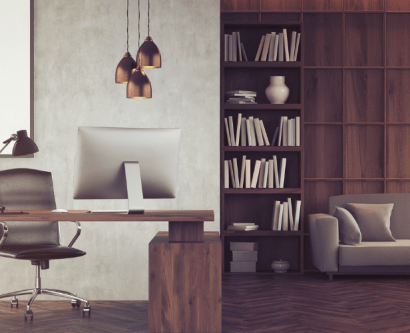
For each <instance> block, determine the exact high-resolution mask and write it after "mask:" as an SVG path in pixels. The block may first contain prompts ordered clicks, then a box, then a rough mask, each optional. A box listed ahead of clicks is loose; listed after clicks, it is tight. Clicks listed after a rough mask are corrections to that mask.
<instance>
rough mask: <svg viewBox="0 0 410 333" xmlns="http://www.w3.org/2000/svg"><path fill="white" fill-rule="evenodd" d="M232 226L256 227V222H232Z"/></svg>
mask: <svg viewBox="0 0 410 333" xmlns="http://www.w3.org/2000/svg"><path fill="white" fill-rule="evenodd" d="M231 225H233V226H238V225H245V226H249V225H255V222H232V223H231Z"/></svg>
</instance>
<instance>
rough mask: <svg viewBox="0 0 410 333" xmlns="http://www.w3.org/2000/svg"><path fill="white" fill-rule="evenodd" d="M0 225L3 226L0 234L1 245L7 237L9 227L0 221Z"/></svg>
mask: <svg viewBox="0 0 410 333" xmlns="http://www.w3.org/2000/svg"><path fill="white" fill-rule="evenodd" d="M0 225H2V226H3V235H2V237H1V239H0V246H2V245H3V243H4V241H5V240H6V238H7V236H8V234H9V229H8V228H7V225H6V223H4V222H0Z"/></svg>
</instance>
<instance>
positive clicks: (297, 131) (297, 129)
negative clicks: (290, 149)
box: [295, 117, 300, 147]
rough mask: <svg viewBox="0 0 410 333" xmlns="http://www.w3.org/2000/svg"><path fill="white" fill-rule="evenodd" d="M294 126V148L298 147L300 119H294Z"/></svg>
mask: <svg viewBox="0 0 410 333" xmlns="http://www.w3.org/2000/svg"><path fill="white" fill-rule="evenodd" d="M295 122H296V125H295V136H296V138H295V141H296V146H298V147H299V146H300V117H296V121H295Z"/></svg>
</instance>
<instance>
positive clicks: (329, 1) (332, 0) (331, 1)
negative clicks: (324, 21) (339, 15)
mask: <svg viewBox="0 0 410 333" xmlns="http://www.w3.org/2000/svg"><path fill="white" fill-rule="evenodd" d="M303 10H318V11H319V10H323V11H325V10H329V11H330V10H343V0H303Z"/></svg>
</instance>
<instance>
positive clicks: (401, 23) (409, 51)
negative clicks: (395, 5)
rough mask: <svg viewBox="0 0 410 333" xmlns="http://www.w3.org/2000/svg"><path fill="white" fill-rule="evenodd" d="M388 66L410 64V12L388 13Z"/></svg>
mask: <svg viewBox="0 0 410 333" xmlns="http://www.w3.org/2000/svg"><path fill="white" fill-rule="evenodd" d="M386 25H387V27H386V28H387V31H386V33H387V35H386V43H387V45H386V51H387V66H410V43H409V31H410V14H387V15H386Z"/></svg>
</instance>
